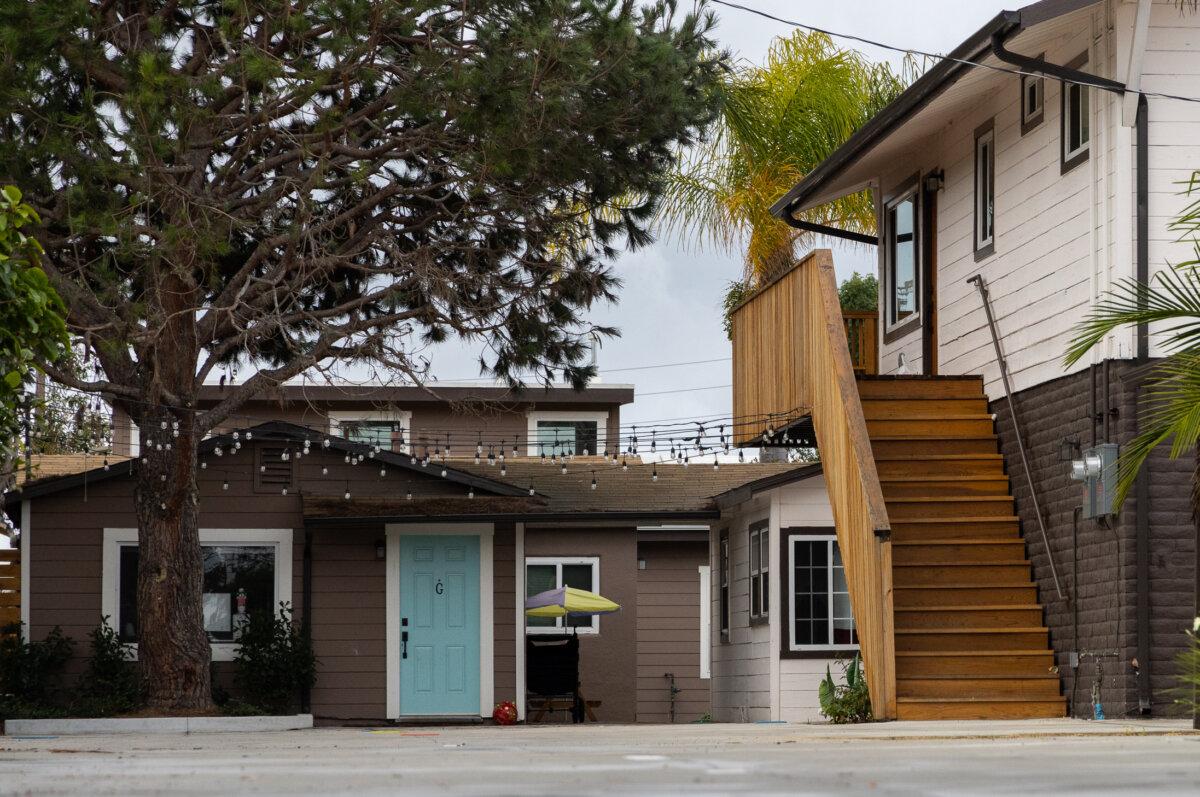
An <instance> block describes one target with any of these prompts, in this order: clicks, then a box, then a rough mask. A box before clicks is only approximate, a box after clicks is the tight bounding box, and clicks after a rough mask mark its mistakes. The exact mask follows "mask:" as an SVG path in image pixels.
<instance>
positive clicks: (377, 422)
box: [329, 410, 412, 453]
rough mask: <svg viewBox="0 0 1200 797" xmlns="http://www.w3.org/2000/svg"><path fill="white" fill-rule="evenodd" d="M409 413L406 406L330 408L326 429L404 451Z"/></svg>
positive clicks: (407, 441)
mask: <svg viewBox="0 0 1200 797" xmlns="http://www.w3.org/2000/svg"><path fill="white" fill-rule="evenodd" d="M411 423H412V413H411V412H409V411H408V410H334V411H332V412H330V413H329V433H330V434H335V435H337V436H339V437H344V438H346V439H347V440H351V441H353V442H355V443H366V444H368V445H375V446H379V447H380V448H382V449H384V450H386V451H399V452H402V453H407V452H408V447H409V443H410V435H411V428H410V427H411Z"/></svg>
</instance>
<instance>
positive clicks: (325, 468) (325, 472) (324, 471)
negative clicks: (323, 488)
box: [321, 465, 329, 476]
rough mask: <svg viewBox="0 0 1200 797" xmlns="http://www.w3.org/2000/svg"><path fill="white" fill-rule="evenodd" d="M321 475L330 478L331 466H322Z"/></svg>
mask: <svg viewBox="0 0 1200 797" xmlns="http://www.w3.org/2000/svg"><path fill="white" fill-rule="evenodd" d="M321 475H322V476H328V475H329V466H328V465H322V466H321Z"/></svg>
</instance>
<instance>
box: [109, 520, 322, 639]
mask: <svg viewBox="0 0 1200 797" xmlns="http://www.w3.org/2000/svg"><path fill="white" fill-rule="evenodd" d="M292 536H293V535H292V530H291V529H203V528H202V529H200V544H201V545H222V544H225V545H274V546H275V605H276V606H278V605H279V604H280V603H281V602H282V603H287V604H291V602H292ZM137 541H138V532H137V529H129V528H118V529H105V530H104V545H103V548H102V565H101V569H100V616H101V617H108V618H109V620H110V622H111V623H113V624H114V627H117V624H119V623H120V618H119V617H117V611H118V609H119V608H120V606H119V604H120V596H119V594H118V593H119V591H120V588H121V582H120V570H121V546H122V545H128V544H130V543H136V542H137ZM305 610H306V611H307V607H305ZM130 647H131V648H132V649H133V651H134V655H136V652H137V645H136V644H134V645H131V646H130ZM209 647H210V648H211V649H212V660H213V661H233V659H234V654H235V653H236V649H237V643H236V642H212V643H210V645H209Z"/></svg>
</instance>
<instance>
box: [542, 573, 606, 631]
mask: <svg viewBox="0 0 1200 797" xmlns="http://www.w3.org/2000/svg"><path fill="white" fill-rule="evenodd" d="M559 587H574V588H575V589H582V590H586V591H588V592H599V591H600V557H598V556H566V557H564V556H528V557H526V558H525V597H527V598H529V597H532V596H534V595H538V594H540V593H543V592H546V591H547V590H552V589H558V588H559ZM565 628H570V629H574V631H575V633H579V634H598V633H599V632H600V618H599V617H597V616H595V615H593V616H591V617H526V618H525V629H526V631H527V632H528V633H532V634H547V633H555V632H562V630H563V629H565Z"/></svg>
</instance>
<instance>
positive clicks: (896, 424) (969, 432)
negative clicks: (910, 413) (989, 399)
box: [867, 414, 995, 439]
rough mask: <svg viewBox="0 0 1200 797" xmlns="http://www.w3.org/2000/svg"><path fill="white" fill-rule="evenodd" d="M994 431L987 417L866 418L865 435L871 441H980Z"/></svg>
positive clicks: (981, 415)
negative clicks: (934, 439)
mask: <svg viewBox="0 0 1200 797" xmlns="http://www.w3.org/2000/svg"><path fill="white" fill-rule="evenodd" d="M994 431H995V425H994V421H993V420H992V416H991V415H986V414H973V415H940V416H937V417H928V418H881V419H878V420H872V419H871V418H867V435H868V436H869V437H871V438H874V437H876V436H880V437H908V438H915V439H925V438H930V437H933V438H943V437H983V436H986V435H989V434H992V433H993V432H994Z"/></svg>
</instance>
